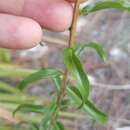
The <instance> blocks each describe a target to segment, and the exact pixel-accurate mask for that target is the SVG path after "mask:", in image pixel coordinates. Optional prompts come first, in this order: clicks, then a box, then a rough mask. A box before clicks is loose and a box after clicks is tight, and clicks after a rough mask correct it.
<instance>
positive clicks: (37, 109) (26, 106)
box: [13, 104, 46, 116]
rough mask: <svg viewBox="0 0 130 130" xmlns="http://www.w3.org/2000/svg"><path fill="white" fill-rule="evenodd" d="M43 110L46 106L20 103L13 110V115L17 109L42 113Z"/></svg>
mask: <svg viewBox="0 0 130 130" xmlns="http://www.w3.org/2000/svg"><path fill="white" fill-rule="evenodd" d="M45 110H46V108H45V107H43V106H41V105H33V104H22V105H20V106H18V107H17V108H16V109H15V110H14V112H13V116H15V114H16V113H17V112H18V111H24V112H35V113H44V112H45Z"/></svg>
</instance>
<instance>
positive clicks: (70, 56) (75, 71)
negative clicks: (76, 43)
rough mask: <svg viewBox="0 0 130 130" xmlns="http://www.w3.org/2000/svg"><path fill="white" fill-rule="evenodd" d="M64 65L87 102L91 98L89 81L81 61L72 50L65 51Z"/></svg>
mask: <svg viewBox="0 0 130 130" xmlns="http://www.w3.org/2000/svg"><path fill="white" fill-rule="evenodd" d="M64 64H65V66H66V68H67V69H68V71H69V72H70V74H71V75H72V78H73V79H74V80H75V82H76V84H77V85H76V86H77V88H78V90H79V92H80V93H81V95H82V99H83V102H85V101H86V99H87V98H88V96H89V90H90V84H89V80H88V77H87V76H86V73H85V72H84V70H83V67H82V65H81V63H80V60H79V59H78V57H77V56H76V55H75V53H74V51H73V50H72V49H70V48H66V49H65V50H64Z"/></svg>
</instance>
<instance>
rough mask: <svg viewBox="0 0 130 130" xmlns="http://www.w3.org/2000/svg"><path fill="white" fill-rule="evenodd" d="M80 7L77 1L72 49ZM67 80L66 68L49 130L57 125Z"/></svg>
mask: <svg viewBox="0 0 130 130" xmlns="http://www.w3.org/2000/svg"><path fill="white" fill-rule="evenodd" d="M79 6H80V0H75V6H74V10H73V19H72V26H71V28H70V38H69V46H68V47H69V48H72V49H73V47H74V43H75V41H74V40H75V32H76V26H77V19H78V16H79ZM67 79H68V70H67V69H66V68H65V70H64V76H63V81H62V85H61V92H60V94H59V96H58V98H57V101H56V110H55V112H54V114H53V116H52V119H51V121H50V128H49V130H52V128H53V126H54V125H55V123H56V120H57V116H58V112H59V111H60V106H61V102H62V100H63V98H64V95H65V90H66V83H67Z"/></svg>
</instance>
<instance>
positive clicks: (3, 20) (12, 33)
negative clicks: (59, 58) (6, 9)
mask: <svg viewBox="0 0 130 130" xmlns="http://www.w3.org/2000/svg"><path fill="white" fill-rule="evenodd" d="M41 39H42V30H41V27H40V25H39V24H38V23H36V22H35V21H33V20H31V19H29V18H22V17H19V16H12V15H5V14H0V47H4V48H13V49H24V48H31V47H33V46H35V45H36V44H37V43H38V42H40V41H41Z"/></svg>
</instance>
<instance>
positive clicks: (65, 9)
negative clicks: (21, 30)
mask: <svg viewBox="0 0 130 130" xmlns="http://www.w3.org/2000/svg"><path fill="white" fill-rule="evenodd" d="M16 7H17V8H16ZM0 11H1V12H3V13H10V14H15V15H21V16H26V17H29V18H32V19H34V20H36V21H38V22H39V23H40V25H41V26H42V27H45V28H47V29H51V30H53V31H64V30H65V29H67V28H69V27H70V26H71V21H72V12H73V9H72V6H71V4H70V3H69V2H68V1H66V0H9V1H7V0H5V1H0Z"/></svg>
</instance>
